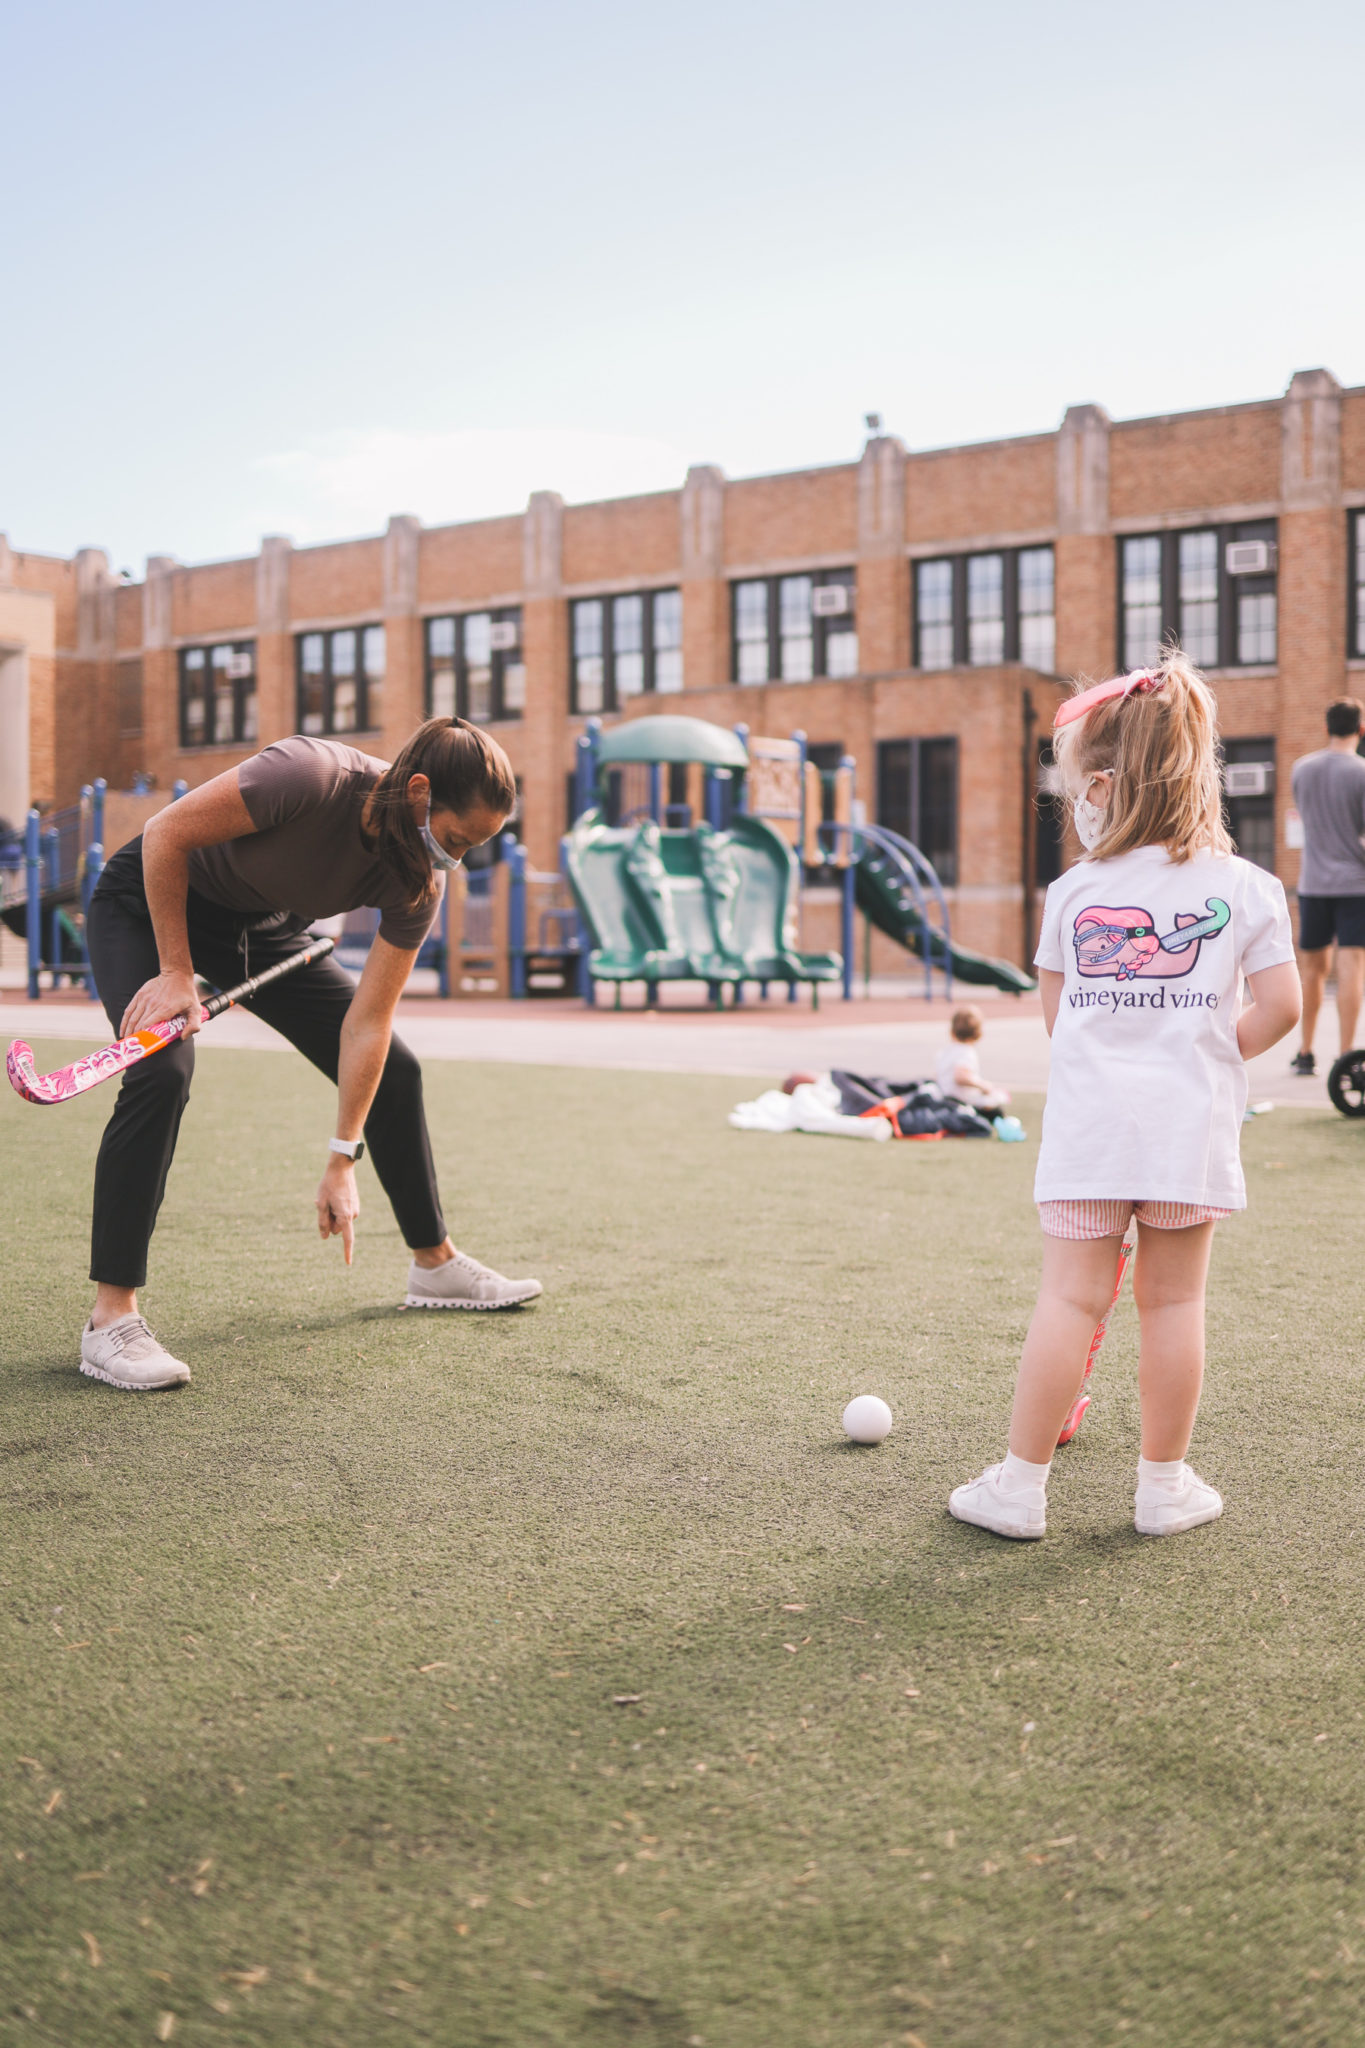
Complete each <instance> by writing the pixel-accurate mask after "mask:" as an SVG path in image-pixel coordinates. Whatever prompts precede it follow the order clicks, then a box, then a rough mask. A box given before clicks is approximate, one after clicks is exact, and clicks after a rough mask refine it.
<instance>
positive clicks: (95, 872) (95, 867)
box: [81, 806, 104, 1003]
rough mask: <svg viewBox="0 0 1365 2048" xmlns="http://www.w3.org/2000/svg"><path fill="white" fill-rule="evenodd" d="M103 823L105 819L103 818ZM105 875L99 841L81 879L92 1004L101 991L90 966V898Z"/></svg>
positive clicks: (83, 938)
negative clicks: (97, 883) (96, 985)
mask: <svg viewBox="0 0 1365 2048" xmlns="http://www.w3.org/2000/svg"><path fill="white" fill-rule="evenodd" d="M101 809H102V806H101ZM102 822H103V819H102V818H101V823H102ZM103 873H104V846H103V843H102V842H101V841H100V840H98V839H97V840H95V842H94V844H93V845H92V846H91V847H90V848H89V850H88V851H87V853H86V856H85V873H84V875H83V876H82V877H81V917H82V920H83V930H82V933H81V944H82V947H83V949H84V952H85V992H86V994H87V995H88V996H89V998H90V1000H91V1002H92V1003H97V1002H98V1001H99V990H98V989H97V988H96V987H95V970H94V969H93V967H92V966H91V965H90V898H91V897H92V896H93V895H94V893H95V884H96V882H98V880H99V878H100V876H101V875H102V874H103Z"/></svg>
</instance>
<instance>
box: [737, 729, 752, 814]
mask: <svg viewBox="0 0 1365 2048" xmlns="http://www.w3.org/2000/svg"><path fill="white" fill-rule="evenodd" d="M735 737H736V739H737V740H738V741H739V743H740V745H741V746H742V747H743V749H744V751H745V753H746V754H747V753H748V751H749V728H748V726H747V725H737V726H736V727H735ZM748 808H749V778H748V776H747V775H746V776H745V777H744V779H743V781H742V782H741V783H740V785H739V788H738V790H737V791H736V793H735V809H736V810H737V811H739V812H740V813H741V815H742V814H743V813H744V812H745V811H747V810H748Z"/></svg>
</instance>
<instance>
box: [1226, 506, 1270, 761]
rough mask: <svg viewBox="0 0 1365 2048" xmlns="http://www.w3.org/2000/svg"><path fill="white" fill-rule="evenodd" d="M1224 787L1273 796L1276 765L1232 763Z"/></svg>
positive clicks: (1260, 543)
mask: <svg viewBox="0 0 1365 2048" xmlns="http://www.w3.org/2000/svg"><path fill="white" fill-rule="evenodd" d="M1254 545H1256V546H1258V547H1259V546H1262V545H1264V543H1262V542H1259V541H1258V542H1256V543H1254ZM1223 787H1224V789H1225V790H1226V791H1227V793H1228V795H1229V796H1273V795H1274V794H1275V763H1274V762H1273V761H1230V762H1229V763H1228V765H1227V767H1226V768H1224V770H1223Z"/></svg>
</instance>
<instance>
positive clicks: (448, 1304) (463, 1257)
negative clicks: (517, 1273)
mask: <svg viewBox="0 0 1365 2048" xmlns="http://www.w3.org/2000/svg"><path fill="white" fill-rule="evenodd" d="M541 1291H542V1290H541V1285H540V1282H539V1280H504V1279H503V1277H502V1274H501V1273H495V1272H494V1271H493V1268H492V1267H491V1266H481V1265H480V1264H479V1262H478V1260H477V1259H471V1258H470V1257H469V1255H468V1253H467V1252H456V1254H455V1256H454V1258H453V1259H447V1260H446V1262H445V1264H444V1265H443V1266H419V1265H418V1263H417V1261H416V1260H415V1259H414V1260H413V1262H412V1264H411V1265H410V1266H409V1268H408V1292H407V1299H406V1303H405V1306H406V1307H408V1308H476V1309H487V1308H519V1307H520V1306H521V1304H522V1302H524V1301H534V1300H535V1298H536V1296H537V1295H538V1294H539V1293H540V1292H541Z"/></svg>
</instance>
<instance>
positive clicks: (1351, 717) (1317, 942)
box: [1293, 697, 1365, 1074]
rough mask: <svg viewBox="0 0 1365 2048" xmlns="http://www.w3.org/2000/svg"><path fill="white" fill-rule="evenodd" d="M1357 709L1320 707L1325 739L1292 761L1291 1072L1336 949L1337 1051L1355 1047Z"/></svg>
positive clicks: (1359, 960) (1297, 1067) (1362, 892)
mask: <svg viewBox="0 0 1365 2048" xmlns="http://www.w3.org/2000/svg"><path fill="white" fill-rule="evenodd" d="M1361 710H1362V707H1361V705H1360V703H1359V702H1358V701H1357V699H1356V698H1354V697H1342V698H1340V699H1339V700H1338V701H1337V702H1336V703H1335V704H1329V705H1328V707H1327V745H1326V746H1325V747H1324V748H1323V749H1322V751H1321V752H1320V753H1317V754H1306V755H1305V756H1304V758H1303V760H1302V761H1296V762H1295V763H1294V776H1293V785H1294V803H1295V805H1296V807H1297V809H1298V812H1299V816H1300V817H1301V818H1302V820H1303V862H1302V865H1301V867H1300V869H1299V973H1300V976H1301V978H1302V981H1303V1023H1302V1027H1301V1028H1302V1033H1303V1035H1302V1038H1301V1039H1300V1041H1299V1051H1298V1055H1297V1057H1296V1059H1295V1061H1294V1072H1295V1073H1296V1074H1311V1073H1312V1072H1313V1031H1314V1028H1315V1026H1316V1024H1317V1021H1318V1011H1319V1009H1320V1008H1321V1006H1322V995H1323V990H1324V988H1325V987H1326V985H1327V967H1328V961H1329V958H1330V955H1331V949H1332V946H1333V943H1335V945H1336V949H1337V1023H1338V1025H1339V1026H1340V1029H1341V1050H1342V1051H1343V1052H1350V1051H1351V1049H1352V1048H1353V1046H1354V1045H1355V1031H1356V1019H1357V1017H1358V1016H1359V1015H1360V1003H1361V995H1362V992H1363V991H1365V844H1362V839H1365V760H1362V759H1361V757H1360V755H1359V754H1358V753H1357V752H1356V748H1357V747H1358V745H1359V743H1360V720H1361Z"/></svg>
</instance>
